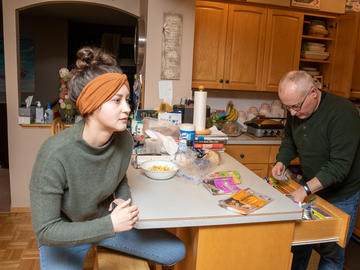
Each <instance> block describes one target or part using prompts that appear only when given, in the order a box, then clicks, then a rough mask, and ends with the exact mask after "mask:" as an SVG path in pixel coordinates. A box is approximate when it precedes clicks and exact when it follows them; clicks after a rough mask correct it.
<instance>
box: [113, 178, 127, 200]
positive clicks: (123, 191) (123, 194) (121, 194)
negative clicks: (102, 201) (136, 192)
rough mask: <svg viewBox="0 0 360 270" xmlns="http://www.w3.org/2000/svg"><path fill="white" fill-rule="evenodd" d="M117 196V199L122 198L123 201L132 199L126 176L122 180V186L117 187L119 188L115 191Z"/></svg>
mask: <svg viewBox="0 0 360 270" xmlns="http://www.w3.org/2000/svg"><path fill="white" fill-rule="evenodd" d="M115 196H116V198H120V199H123V200H127V199H129V198H131V192H130V187H129V184H128V179H127V177H126V175H125V176H124V178H123V179H122V180H121V182H120V184H119V185H118V186H117V188H116V190H115Z"/></svg>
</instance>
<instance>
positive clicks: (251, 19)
mask: <svg viewBox="0 0 360 270" xmlns="http://www.w3.org/2000/svg"><path fill="white" fill-rule="evenodd" d="M266 14H267V9H266V8H260V7H253V6H247V5H229V16H228V26H227V42H226V50H225V55H226V57H225V73H224V84H223V88H226V89H235V90H236V89H241V90H259V89H261V87H262V69H263V59H264V45H265V43H264V41H265V29H266Z"/></svg>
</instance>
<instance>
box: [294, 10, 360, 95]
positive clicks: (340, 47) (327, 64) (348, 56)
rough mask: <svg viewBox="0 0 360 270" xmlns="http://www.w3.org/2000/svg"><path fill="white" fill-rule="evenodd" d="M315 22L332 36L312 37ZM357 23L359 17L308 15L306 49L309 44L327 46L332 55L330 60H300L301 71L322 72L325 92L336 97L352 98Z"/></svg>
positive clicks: (305, 33) (305, 26) (321, 76)
mask: <svg viewBox="0 0 360 270" xmlns="http://www.w3.org/2000/svg"><path fill="white" fill-rule="evenodd" d="M314 21H321V22H322V23H323V24H324V25H325V26H326V28H327V30H328V31H329V33H328V35H325V36H318V35H311V34H309V33H308V32H307V31H308V29H309V25H310V24H311V23H312V22H314ZM356 29H357V23H356V21H355V15H353V14H347V15H341V16H335V15H334V16H331V15H319V14H315V13H305V14H304V27H303V34H302V47H303V50H304V46H305V43H308V42H313V43H317V44H324V45H325V48H326V51H328V52H329V57H328V58H327V59H324V60H322V59H316V58H305V57H304V56H302V57H301V58H300V63H299V68H300V69H305V68H315V69H316V70H317V71H318V72H319V78H320V81H321V82H322V89H324V90H326V91H330V92H332V93H334V94H336V95H340V96H344V97H346V98H348V97H350V88H351V87H350V85H351V78H352V70H353V64H354V54H355V45H356V40H355V39H356V37H355V30H356Z"/></svg>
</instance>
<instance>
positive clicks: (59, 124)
mask: <svg viewBox="0 0 360 270" xmlns="http://www.w3.org/2000/svg"><path fill="white" fill-rule="evenodd" d="M64 129H65V125H64V123H63V121H62V120H61V118H60V117H57V118H55V119H54V121H52V123H51V136H53V135H55V134H56V133H59V132H60V131H62V130H64Z"/></svg>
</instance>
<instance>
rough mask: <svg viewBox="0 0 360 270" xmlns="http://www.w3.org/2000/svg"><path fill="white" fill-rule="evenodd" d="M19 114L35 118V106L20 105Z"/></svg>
mask: <svg viewBox="0 0 360 270" xmlns="http://www.w3.org/2000/svg"><path fill="white" fill-rule="evenodd" d="M19 116H29V117H31V118H34V116H35V107H30V108H26V107H20V108H19Z"/></svg>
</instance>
